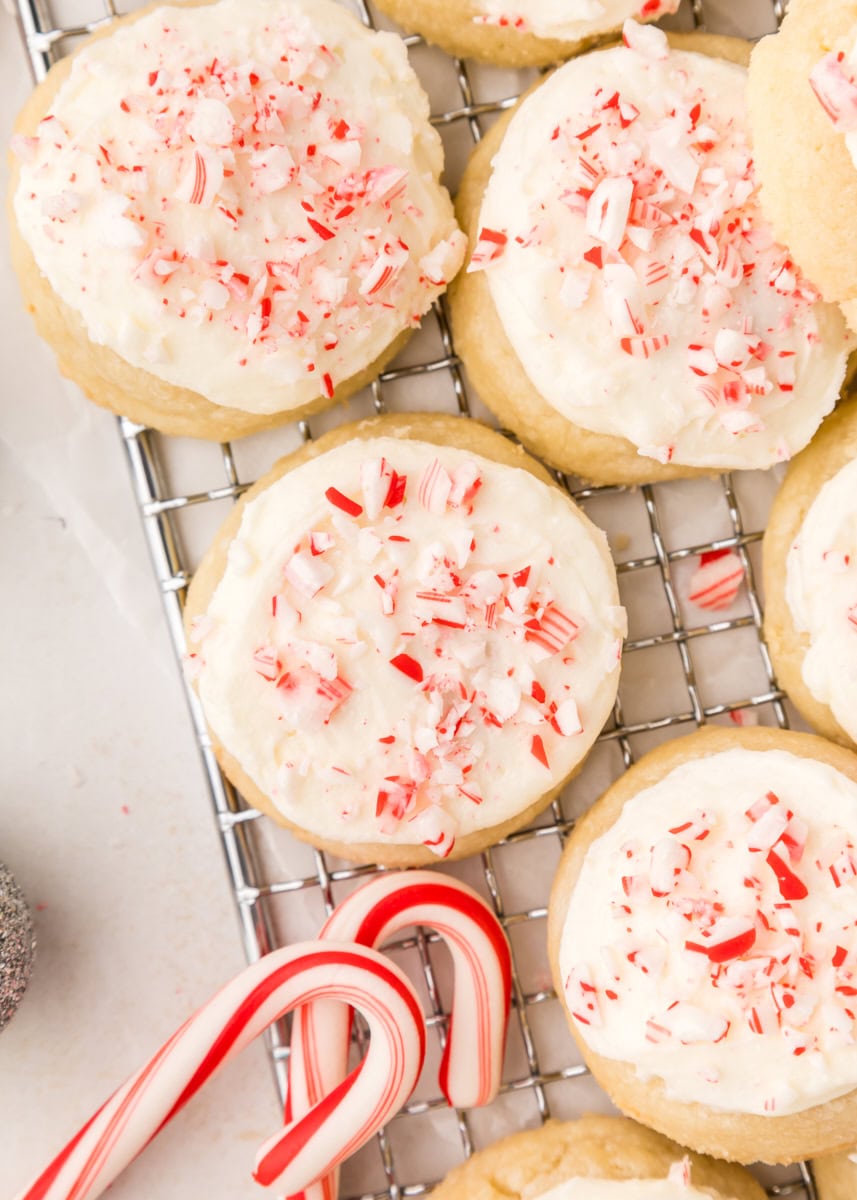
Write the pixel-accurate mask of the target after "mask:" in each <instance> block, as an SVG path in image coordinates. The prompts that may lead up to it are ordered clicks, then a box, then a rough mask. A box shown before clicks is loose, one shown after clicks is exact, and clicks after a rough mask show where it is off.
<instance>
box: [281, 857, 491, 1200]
mask: <svg viewBox="0 0 857 1200" xmlns="http://www.w3.org/2000/svg"><path fill="white" fill-rule="evenodd" d="M408 925H425V926H428V927H429V928H431V929H434V930H436V931H437V932H438V933H439V934H440V935H441V937H442V938H443V939H444V941H445V942H446V944H447V946H448V947H449V949H450V952H451V954H452V959H453V966H454V972H455V974H454V985H453V1002H452V1016H451V1019H450V1024H449V1034H448V1037H447V1042H446V1048H445V1050H444V1054H443V1059H442V1061H441V1066H440V1087H441V1090H442V1092H443V1094H444V1095H445V1096H446V1098H447V1100H448V1101H449V1103H450V1104H452V1105H454V1106H455V1107H459V1108H471V1107H475V1106H477V1105H480V1104H488V1103H489V1102H490V1101H491V1100H493V1099H494V1097H495V1096H496V1095H497V1091H498V1089H499V1087H500V1076H501V1071H502V1066H503V1047H504V1044H505V1040H506V1027H507V1025H508V1019H509V1003H510V997H511V981H512V969H511V956H510V953H509V944H508V942H507V941H506V935H505V934H504V932H503V929H502V927H501V925H500V923H499V921H498V920H497V918H496V917H495V916H494V914H493V913H492V912H491V910H490V909H489V908H488V906H487V905H486V904H485V903H484V901H483V900H481V899H480V897H479V896H478V895H477V894H476V892H474V891H472V889H471V888H469V887H467V886H466V885H465V884H463V883H459V882H458V881H457V880H455V879H451V878H448V877H446V876H443V875H439V874H436V873H434V872H432V871H406V872H396V873H390V874H384V875H380V876H378V877H377V878H375V879H373V880H371V881H370V882H369V883H367V884H366V885H365V886H363V887H361V888H360V889H359V890H358V891H356V892H354V893H353V894H352V895H351V896H349V897H348V898H347V899H346V900H345V901H344V902H343V903H342V904H341V905H340V906H339V907H338V908H337V909H336V911H335V912H334V913H333V915H332V916H331V917H330V918H329V919H328V921H327V923H326V924H325V925H324V927H323V928H322V930H321V934H320V937H322V938H323V939H324V940H325V941H327V940H331V941H333V940H336V941H353V942H358V943H360V944H361V945H366V946H378V945H380V944H381V943H382V942H383V941H385V940H386V939H387V938H388V937H390V936H392V935H393V934H394V933H397V932H398V931H399V930H401V929H403V928H404V927H406V926H408ZM350 1034H351V1014H350V1012H349V1011H348V1010H347V1009H345V1008H343V1007H342V1006H341V1005H336V1004H332V1003H328V1002H327V1001H317V1002H314V1003H313V1004H309V1005H306V1006H305V1007H304V1008H302V1009H301V1010H300V1012H298V1013H297V1014H296V1017H295V1020H294V1024H293V1027H292V1041H291V1053H290V1057H289V1094H288V1101H287V1105H286V1116H287V1119H288V1118H290V1117H295V1116H299V1115H301V1114H302V1113H304V1112H306V1111H307V1110H308V1109H309V1108H311V1107H312V1106H313V1105H314V1104H316V1103H317V1102H318V1099H319V1097H320V1096H323V1095H324V1094H325V1093H326V1092H327V1091H329V1090H330V1089H331V1088H333V1087H335V1086H336V1084H337V1083H338V1082H339V1081H340V1080H341V1079H342V1078H343V1077H344V1075H345V1072H346V1070H347V1063H348V1046H349V1041H350ZM336 1194H337V1179H336V1175H335V1174H330V1175H328V1176H327V1177H326V1178H325V1179H323V1180H322V1181H321V1182H320V1183H319V1184H317V1185H316V1186H315V1187H314V1188H313V1189H312V1190H311V1191H309V1190H307V1191H305V1193H304V1198H305V1200H335V1197H336Z"/></svg>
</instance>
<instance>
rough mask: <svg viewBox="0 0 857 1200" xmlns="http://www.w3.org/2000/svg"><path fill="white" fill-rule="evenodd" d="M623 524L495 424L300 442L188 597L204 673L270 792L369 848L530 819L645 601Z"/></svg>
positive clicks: (594, 726)
mask: <svg viewBox="0 0 857 1200" xmlns="http://www.w3.org/2000/svg"><path fill="white" fill-rule="evenodd" d="M618 604H619V601H618V592H617V588H616V576H615V572H614V569H613V564H612V562H611V560H610V557H609V554H608V550H607V542H606V539H605V538H604V535H603V534H602V533H601V532H600V531H599V530H596V529H595V527H594V526H593V525H591V524H590V522H589V521H588V520H587V519H586V517H584V516H583V514H582V513H581V512H580V511H579V510H578V509H577V508H576V506H575V505H574V504H573V503H572V501H571V500H570V499H569V497H568V495H567V494H566V493H564V492H562V491H561V490H560V489H559V488H558V487H556V485H554V484H552V483H551V482H550V479H549V476H548V475H547V473H546V472H545V471H544V470H543V469H542V468H541V467H539V466H538V465H537V464H536V463H535V462H533V460H531V459H530V458H528V457H527V455H526V454H524V453H523V451H522V450H521V449H520V447H516V446H513V445H511V444H510V443H509V442H508V441H507V440H506V439H505V438H503V437H501V436H500V435H499V434H497V433H494V432H493V431H492V430H489V429H487V428H486V427H484V426H481V425H479V424H477V423H476V422H470V421H463V420H461V419H460V418H453V417H440V416H428V415H423V416H399V417H392V416H389V417H384V418H378V419H376V420H372V421H366V422H362V423H359V424H357V425H352V426H347V427H345V428H343V429H338V430H335V431H333V432H332V433H329V434H327V435H326V436H325V437H323V438H321V439H320V440H319V441H318V442H316V443H313V444H311V445H309V446H307V447H305V448H304V449H302V450H301V451H299V452H298V453H297V454H294V455H292V456H291V457H289V458H286V459H284V460H283V461H282V462H281V463H279V464H278V466H276V467H275V468H274V470H273V471H272V472H270V473H269V474H268V475H267V476H266V477H265V478H264V479H262V480H261V481H260V482H259V483H258V484H257V485H256V487H255V488H254V489H252V490H251V491H250V492H249V493H248V495H247V497H245V499H244V500H243V501H242V503H241V504H240V505H239V506H238V508H237V510H236V511H235V512H234V513H233V515H232V516H231V517H230V519H229V520H228V521H227V522H226V525H225V526H224V528H223V530H222V531H221V533H220V535H219V536H218V538H217V540H216V542H215V544H214V546H213V548H212V550H211V551H210V552H209V554H208V556H207V557H206V559H205V560H204V562H203V564H202V566H201V568H200V570H199V571H198V572H197V574H196V576H195V578H194V581H193V584H192V586H191V589H190V593H189V595H188V604H187V622H188V631H189V641H190V643H191V650H192V652H193V653H192V657H191V658H190V660H189V665H190V669H191V673H192V675H193V676H195V684H196V688H197V690H198V693H199V697H200V700H201V701H202V706H203V709H204V711H205V715H206V719H207V721H208V724H209V726H210V728H211V731H212V735H213V737H214V740H215V743H216V746H217V750H218V755H219V758H220V761H221V763H222V764H223V766H224V769H225V771H226V773H227V775H229V777H230V778H231V779H232V780H233V781H234V782H235V783H236V784H238V786H239V787H240V788H241V790H242V792H243V793H244V795H245V796H246V797H247V798H248V799H249V800H250V802H251V803H253V804H255V805H256V806H257V807H259V808H261V809H263V810H264V811H266V812H268V813H269V814H271V815H272V816H273V817H274V818H275V819H276V820H278V821H280V822H281V823H282V824H285V825H287V826H288V827H289V828H291V829H292V830H293V831H294V832H295V833H296V834H297V835H298V836H299V837H302V838H305V839H306V840H308V841H311V842H312V843H313V844H314V845H317V846H321V847H324V848H326V849H329V850H332V851H334V852H335V853H337V854H339V855H341V856H342V857H344V858H348V859H351V860H354V861H378V862H383V863H390V864H396V865H411V864H416V863H422V862H428V861H432V860H433V858H434V857H435V856H441V857H445V856H447V855H449V854H450V853H453V854H454V855H455V856H456V857H457V856H462V855H465V854H471V853H474V852H475V851H477V850H479V849H481V848H482V847H484V846H486V845H488V844H490V843H492V842H494V841H497V840H498V839H499V838H500V837H502V836H504V835H505V834H506V833H508V832H510V831H511V830H513V829H516V828H517V827H518V826H520V825H523V824H525V823H526V821H527V820H529V818H530V817H532V816H533V815H534V814H535V813H536V812H538V811H539V810H540V809H542V808H543V807H544V806H545V805H546V804H547V803H548V802H549V800H550V799H551V798H552V797H553V796H554V795H555V794H556V792H557V791H558V790H559V788H560V787H561V786H562V784H563V783H564V782H565V780H566V779H568V778H569V777H570V776H571V775H572V774H573V773H574V772H575V771H576V770H577V768H578V767H579V766H580V764H581V762H582V760H583V758H584V756H585V754H586V752H587V751H588V749H589V747H590V746H591V745H592V743H593V742H594V740H595V738H596V736H597V734H598V733H599V731H600V729H601V727H602V725H603V724H604V722H605V720H606V719H607V717H608V715H609V713H610V710H611V707H612V704H613V700H614V698H615V695H616V687H617V682H618V675H619V655H620V650H621V639H622V636H623V633H624V628H625V614H624V610H623V609H621V608H620V607H619V606H618Z"/></svg>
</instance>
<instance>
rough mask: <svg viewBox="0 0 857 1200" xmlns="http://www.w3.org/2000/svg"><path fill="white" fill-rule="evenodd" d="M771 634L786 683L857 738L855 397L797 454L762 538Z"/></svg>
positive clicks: (827, 722)
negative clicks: (763, 538)
mask: <svg viewBox="0 0 857 1200" xmlns="http://www.w3.org/2000/svg"><path fill="white" fill-rule="evenodd" d="M763 566H764V579H765V638H766V640H767V643H768V646H769V648H770V651H771V657H772V658H773V661H774V668H775V670H776V672H777V676H778V678H779V681H780V683H781V684H782V686H783V687H784V688H785V689H786V691H787V692H788V693H789V696H790V697H791V699H792V700H793V701H794V702H795V704H796V705H797V707H798V708H799V709H800V711H801V712H802V713H803V715H804V716H805V717H806V719H807V720H808V721H809V722H810V723H811V724H812V725H814V726H815V727H816V729H818V730H819V731H820V732H821V733H824V734H826V736H827V737H831V738H835V739H836V740H837V741H841V742H845V743H846V744H847V743H857V400H849V401H848V402H847V403H845V404H843V405H842V406H841V407H840V408H838V409H837V410H836V412H835V413H833V415H832V416H830V417H828V419H827V420H826V421H825V423H824V425H823V426H822V428H821V430H820V432H819V433H818V435H817V436H816V437H815V438H814V439H813V441H812V444H811V445H810V446H808V447H807V449H806V450H804V451H803V453H802V454H800V455H798V457H797V458H796V459H795V461H794V462H793V463H792V464H791V466H790V467H789V470H788V474H787V475H786V478H785V481H784V483H783V486H782V488H781V489H780V491H779V493H778V494H777V498H776V500H775V501H774V506H773V508H772V509H771V515H770V517H769V519H768V528H767V532H766V533H765V540H764V543H763Z"/></svg>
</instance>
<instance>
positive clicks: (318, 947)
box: [17, 941, 425, 1200]
mask: <svg viewBox="0 0 857 1200" xmlns="http://www.w3.org/2000/svg"><path fill="white" fill-rule="evenodd" d="M320 998H324V999H330V1000H331V1001H335V1002H337V1003H338V1005H339V1006H342V1005H343V1004H346V1005H353V1006H354V1007H355V1008H356V1009H357V1010H358V1011H359V1012H360V1013H361V1014H362V1015H363V1016H364V1018H365V1019H366V1021H367V1023H368V1026H369V1032H370V1039H369V1049H368V1051H367V1053H366V1057H365V1058H364V1060H363V1062H362V1063H361V1064H360V1066H359V1067H357V1068H355V1070H354V1071H353V1072H352V1073H351V1074H350V1075H349V1076H348V1077H347V1078H341V1079H340V1081H339V1085H338V1086H337V1087H336V1088H334V1089H333V1090H332V1091H331V1092H329V1093H327V1094H325V1095H324V1096H319V1097H318V1101H317V1103H316V1104H314V1105H313V1107H312V1108H311V1109H310V1110H309V1111H307V1112H305V1113H302V1114H301V1115H300V1116H299V1117H298V1118H297V1119H295V1120H293V1121H290V1122H288V1123H287V1125H286V1126H285V1128H284V1129H283V1130H282V1131H281V1132H280V1133H277V1134H275V1135H274V1136H273V1137H272V1138H269V1139H268V1141H266V1142H265V1144H264V1145H263V1146H262V1147H261V1148H260V1150H259V1152H258V1155H257V1158H256V1165H255V1168H254V1171H253V1175H254V1178H255V1179H256V1181H257V1182H258V1183H260V1184H262V1185H263V1186H265V1187H270V1186H273V1185H274V1184H276V1186H277V1187H278V1189H279V1190H280V1192H281V1194H283V1195H289V1196H291V1195H293V1194H295V1193H297V1192H300V1191H301V1190H302V1189H304V1188H306V1187H307V1186H309V1185H311V1184H312V1183H314V1182H315V1180H317V1179H319V1178H321V1177H322V1176H323V1175H325V1174H326V1173H327V1172H328V1171H330V1170H332V1169H333V1168H334V1167H335V1166H336V1165H337V1164H338V1163H340V1162H342V1160H343V1159H344V1158H346V1157H347V1156H348V1155H350V1154H353V1153H354V1152H355V1151H356V1150H357V1149H359V1147H360V1146H362V1145H363V1144H364V1143H365V1142H366V1141H368V1140H369V1138H370V1137H372V1135H373V1134H374V1133H375V1132H376V1131H377V1130H378V1129H379V1128H380V1127H381V1126H382V1125H383V1124H384V1123H385V1121H387V1120H388V1119H389V1118H390V1117H391V1116H393V1114H394V1113H396V1112H397V1111H398V1109H399V1108H400V1107H401V1106H402V1104H404V1102H405V1101H406V1100H407V1098H408V1096H409V1095H410V1094H411V1092H412V1091H413V1088H414V1086H415V1084H416V1082H417V1079H418V1078H419V1074H420V1070H421V1069H422V1064H423V1060H424V1057H425V1027H424V1024H423V1016H422V1011H421V1009H420V1007H419V1001H418V1000H417V997H416V994H415V992H414V989H413V987H412V985H411V984H410V982H409V981H408V979H407V978H406V977H405V976H404V975H403V974H402V972H401V971H400V970H399V969H398V967H396V966H394V965H393V964H392V963H390V962H389V961H388V960H387V959H385V958H384V957H383V956H382V955H380V954H378V953H376V952H375V951H374V950H369V949H366V948H364V947H362V946H349V945H334V944H331V943H326V942H320V941H319V942H303V943H298V944H297V945H295V946H290V947H289V948H287V949H283V950H275V951H273V952H272V953H271V954H268V955H266V956H265V957H264V958H263V959H261V960H260V961H259V962H257V963H254V964H253V965H252V966H250V967H248V968H247V969H246V970H245V971H243V972H242V973H241V974H240V975H239V976H237V977H236V978H235V979H234V980H233V981H232V982H231V983H229V984H227V985H226V987H224V988H223V989H221V991H219V992H218V993H217V995H216V996H214V997H213V998H212V999H211V1000H210V1001H209V1002H208V1004H206V1005H205V1006H204V1007H203V1008H201V1009H200V1010H199V1011H198V1012H197V1013H195V1014H194V1016H192V1017H191V1018H190V1019H189V1020H188V1021H186V1022H185V1024H184V1025H182V1027H181V1028H180V1029H179V1030H177V1031H176V1033H175V1034H173V1036H172V1037H171V1038H170V1039H169V1041H167V1042H166V1043H165V1044H164V1045H163V1046H162V1047H161V1049H160V1050H159V1051H158V1052H157V1053H156V1054H155V1055H154V1056H153V1057H152V1058H151V1059H150V1060H149V1062H148V1063H146V1065H145V1066H144V1067H142V1068H141V1070H140V1071H138V1072H137V1074H136V1075H134V1076H132V1078H131V1079H129V1080H128V1082H127V1083H125V1084H123V1086H122V1087H120V1088H119V1089H118V1091H116V1092H115V1093H114V1094H113V1095H112V1096H111V1097H110V1099H109V1100H108V1101H107V1102H106V1103H105V1104H104V1105H103V1106H102V1107H101V1108H100V1109H99V1110H98V1112H97V1113H96V1114H95V1115H94V1116H93V1117H92V1118H91V1119H90V1120H89V1121H88V1122H87V1123H86V1125H84V1126H83V1128H82V1129H81V1130H80V1132H79V1133H78V1134H77V1135H76V1136H75V1137H74V1138H73V1139H72V1140H71V1141H70V1142H69V1144H68V1145H67V1146H66V1147H65V1149H63V1150H62V1151H61V1152H60V1153H59V1154H58V1155H57V1157H56V1158H55V1159H54V1160H53V1162H52V1163H51V1164H50V1165H49V1166H48V1167H47V1168H46V1169H45V1171H43V1172H42V1174H41V1175H40V1176H39V1177H38V1179H37V1180H36V1181H35V1182H34V1183H33V1184H31V1186H30V1187H28V1188H25V1190H24V1191H23V1192H21V1193H20V1194H19V1196H18V1197H17V1200H95V1197H97V1196H100V1195H101V1194H102V1193H103V1192H104V1191H106V1189H107V1188H108V1187H109V1186H110V1184H111V1183H112V1182H113V1180H114V1179H115V1178H116V1177H117V1175H119V1174H120V1172H121V1171H122V1170H124V1168H125V1167H126V1166H127V1165H128V1164H129V1163H130V1162H131V1161H132V1159H134V1158H135V1157H136V1156H137V1154H139V1153H140V1151H141V1150H143V1149H144V1148H145V1147H146V1145H148V1143H149V1142H150V1141H151V1140H152V1138H154V1137H155V1135H156V1134H157V1133H158V1132H159V1131H160V1130H161V1129H162V1128H163V1126H164V1125H165V1124H166V1123H167V1122H168V1121H169V1120H170V1119H171V1118H172V1117H173V1116H174V1115H175V1114H176V1113H177V1112H178V1111H179V1110H180V1109H181V1108H183V1107H184V1105H185V1104H186V1103H187V1102H188V1100H190V1099H191V1097H192V1096H194V1095H195V1094H196V1092H197V1091H199V1089H200V1088H201V1087H202V1086H203V1085H204V1084H205V1082H206V1081H207V1080H208V1079H209V1078H210V1077H211V1076H212V1075H214V1074H215V1073H216V1072H217V1071H218V1070H219V1069H220V1067H222V1066H223V1064H224V1063H226V1062H228V1061H229V1059H230V1058H232V1057H233V1056H234V1055H235V1054H237V1053H238V1051H239V1050H241V1049H242V1048H243V1047H244V1046H246V1045H247V1044H248V1043H249V1042H250V1041H252V1040H253V1038H254V1037H256V1036H257V1035H258V1034H259V1033H261V1032H262V1031H263V1030H264V1029H266V1028H267V1027H268V1026H269V1025H270V1024H271V1023H272V1022H273V1021H276V1020H277V1019H278V1018H279V1017H281V1016H283V1015H284V1014H285V1013H287V1012H290V1011H291V1010H292V1009H294V1008H297V1007H298V1006H300V1005H302V1004H305V1003H307V1002H308V1001H310V1000H313V999H320Z"/></svg>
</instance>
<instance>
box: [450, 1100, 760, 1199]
mask: <svg viewBox="0 0 857 1200" xmlns="http://www.w3.org/2000/svg"><path fill="white" fill-rule="evenodd" d="M764 1195H765V1193H764V1190H763V1188H762V1187H761V1186H760V1185H759V1184H758V1183H757V1182H756V1180H755V1179H753V1177H752V1176H751V1175H749V1174H748V1173H747V1171H745V1170H743V1168H741V1167H736V1166H734V1165H733V1164H730V1163H723V1162H715V1161H714V1160H713V1159H711V1158H703V1157H701V1156H700V1155H698V1154H693V1153H691V1152H689V1151H687V1150H685V1148H684V1147H683V1146H678V1145H676V1143H675V1142H670V1141H668V1140H667V1139H666V1138H664V1137H661V1136H660V1134H657V1133H653V1132H652V1130H651V1129H644V1128H643V1126H642V1125H637V1124H635V1123H634V1122H633V1121H628V1120H626V1119H624V1118H622V1117H600V1116H584V1117H581V1118H580V1119H579V1120H577V1121H548V1123H547V1124H546V1125H544V1126H542V1128H541V1129H532V1130H528V1131H526V1132H525V1133H516V1134H514V1135H513V1136H512V1137H507V1138H504V1139H503V1140H502V1141H500V1142H496V1143H495V1144H494V1145H493V1146H488V1147H487V1148H486V1149H485V1150H480V1151H479V1152H478V1153H477V1154H474V1155H473V1157H472V1158H470V1159H468V1160H467V1162H465V1163H463V1164H462V1165H461V1166H460V1167H456V1168H455V1170H453V1171H451V1172H450V1174H449V1175H448V1176H447V1177H446V1179H445V1180H444V1182H443V1183H442V1184H440V1186H439V1187H437V1188H435V1190H434V1191H433V1192H432V1193H431V1196H432V1200H764Z"/></svg>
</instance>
